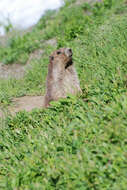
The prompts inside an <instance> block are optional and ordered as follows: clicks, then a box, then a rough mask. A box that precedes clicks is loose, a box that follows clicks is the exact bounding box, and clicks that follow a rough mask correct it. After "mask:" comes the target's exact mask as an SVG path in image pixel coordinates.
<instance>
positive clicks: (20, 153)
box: [0, 0, 127, 190]
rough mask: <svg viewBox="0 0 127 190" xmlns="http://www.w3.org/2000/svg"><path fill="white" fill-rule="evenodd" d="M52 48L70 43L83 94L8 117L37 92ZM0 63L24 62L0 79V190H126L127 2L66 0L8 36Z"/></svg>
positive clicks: (42, 86)
mask: <svg viewBox="0 0 127 190" xmlns="http://www.w3.org/2000/svg"><path fill="white" fill-rule="evenodd" d="M59 47H70V48H72V50H73V58H74V62H75V66H76V69H77V72H78V76H79V79H80V84H81V89H82V91H83V94H82V95H81V96H77V97H74V96H68V97H67V98H66V99H61V100H59V101H58V102H52V106H51V107H49V108H48V109H43V108H42V109H34V110H33V111H31V112H26V111H21V112H18V113H17V114H16V115H15V116H12V115H10V114H9V113H8V111H7V110H8V107H9V106H12V104H13V99H14V98H16V97H23V96H28V95H29V96H43V95H44V93H45V79H46V75H47V66H48V63H49V55H50V54H51V52H52V51H53V50H55V49H57V48H59ZM36 52H41V53H40V54H38V53H36ZM32 55H33V56H32ZM31 56H32V58H31V59H30V57H31ZM0 62H2V63H3V64H5V65H7V66H8V67H10V66H9V65H11V64H16V65H17V64H18V65H20V66H24V65H27V64H28V62H30V63H29V64H30V67H29V68H28V69H26V72H24V74H23V75H22V76H21V77H20V78H13V77H11V78H8V77H7V78H1V80H0V108H1V109H2V110H3V111H4V113H5V118H1V119H0V126H1V128H0V189H2V190H4V189H7V190H14V189H16V190H29V189H30V190H35V189H36V190H50V189H51V190H75V189H76V190H109V189H110V190H126V189H127V180H126V179H127V2H126V1H124V0H103V1H99V2H96V3H95V2H94V3H93V1H88V2H86V1H85V2H84V1H76V0H70V1H66V3H65V6H64V7H62V8H61V9H60V10H59V11H48V12H47V13H46V15H45V16H44V17H43V18H41V20H40V21H39V23H38V24H37V25H36V26H35V27H33V28H32V29H31V30H30V31H29V32H25V33H24V34H22V35H19V34H12V35H11V36H10V37H9V39H8V40H6V43H4V46H3V45H1V47H0ZM8 64H9V65H8Z"/></svg>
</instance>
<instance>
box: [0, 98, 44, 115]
mask: <svg viewBox="0 0 127 190" xmlns="http://www.w3.org/2000/svg"><path fill="white" fill-rule="evenodd" d="M43 107H44V96H23V97H19V98H14V99H13V101H12V105H11V106H9V107H7V108H6V110H5V109H3V110H2V108H1V110H0V117H2V116H4V115H5V114H6V113H10V114H12V115H15V114H16V113H17V112H19V111H23V110H25V111H28V112H29V111H32V110H33V109H35V108H43Z"/></svg>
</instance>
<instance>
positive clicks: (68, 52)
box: [65, 48, 72, 57]
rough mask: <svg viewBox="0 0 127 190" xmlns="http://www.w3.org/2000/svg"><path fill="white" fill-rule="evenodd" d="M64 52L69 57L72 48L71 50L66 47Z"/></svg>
mask: <svg viewBox="0 0 127 190" xmlns="http://www.w3.org/2000/svg"><path fill="white" fill-rule="evenodd" d="M65 53H66V55H67V56H69V57H70V56H72V50H71V48H67V49H66V51H65Z"/></svg>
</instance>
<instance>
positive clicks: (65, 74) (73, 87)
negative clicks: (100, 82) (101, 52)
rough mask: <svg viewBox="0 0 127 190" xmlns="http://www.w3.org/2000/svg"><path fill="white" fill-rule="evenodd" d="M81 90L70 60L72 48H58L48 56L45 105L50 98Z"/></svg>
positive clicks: (61, 96) (57, 97) (63, 96)
mask: <svg viewBox="0 0 127 190" xmlns="http://www.w3.org/2000/svg"><path fill="white" fill-rule="evenodd" d="M79 92H81V88H80V83H79V80H78V76H77V73H76V70H75V68H74V64H73V61H72V50H71V49H70V48H60V49H59V50H57V51H54V52H53V53H52V54H51V56H50V63H49V65H48V75H47V80H46V94H45V97H44V104H45V107H47V106H49V102H50V101H52V100H58V99H59V98H65V97H66V96H67V94H74V95H75V94H77V93H79Z"/></svg>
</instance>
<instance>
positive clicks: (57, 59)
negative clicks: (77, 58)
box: [50, 48, 73, 69]
mask: <svg viewBox="0 0 127 190" xmlns="http://www.w3.org/2000/svg"><path fill="white" fill-rule="evenodd" d="M50 63H53V64H62V66H64V68H65V69H66V68H67V67H69V66H70V65H72V64H73V62H72V50H71V49H70V48H60V49H58V50H56V51H54V52H53V53H52V54H51V56H50Z"/></svg>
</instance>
